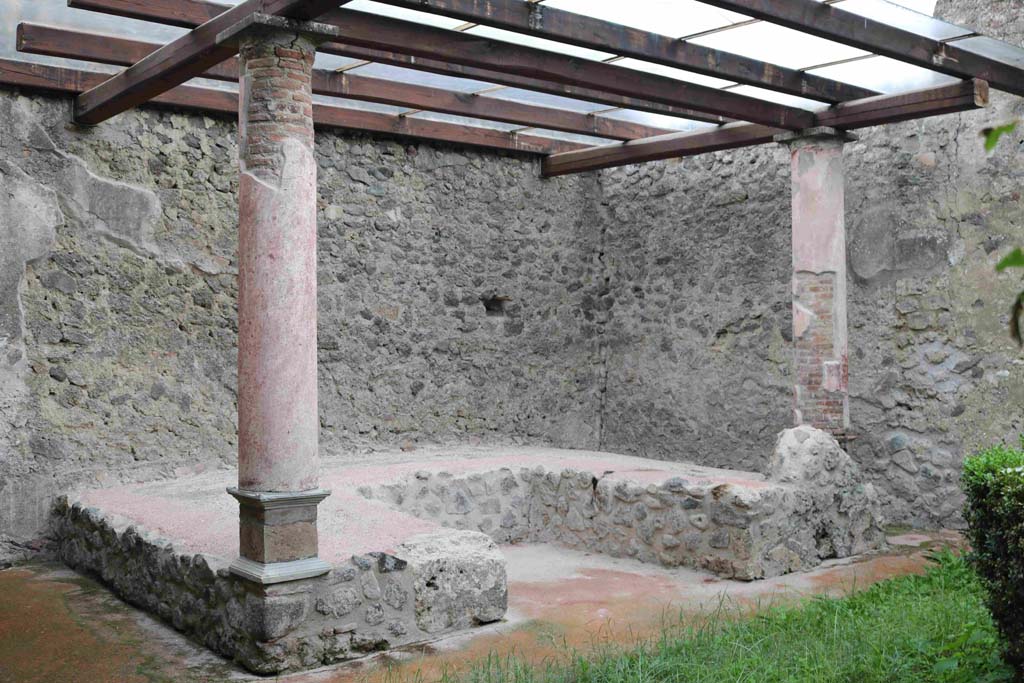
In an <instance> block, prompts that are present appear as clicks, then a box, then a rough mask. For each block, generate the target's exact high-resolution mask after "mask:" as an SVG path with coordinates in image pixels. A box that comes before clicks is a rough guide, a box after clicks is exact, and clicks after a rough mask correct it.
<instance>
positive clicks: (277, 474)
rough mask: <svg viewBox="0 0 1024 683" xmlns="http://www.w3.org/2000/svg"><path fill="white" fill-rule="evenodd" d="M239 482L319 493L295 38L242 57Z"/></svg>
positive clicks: (307, 174)
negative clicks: (316, 489)
mask: <svg viewBox="0 0 1024 683" xmlns="http://www.w3.org/2000/svg"><path fill="white" fill-rule="evenodd" d="M239 53H240V61H241V74H242V78H241V84H240V88H241V101H240V107H239V136H240V141H239V157H240V165H241V178H240V183H239V198H238V202H239V212H238V213H239V230H238V249H239V258H238V289H239V293H238V484H239V488H241V489H244V490H248V491H267V492H297V491H306V490H310V489H315V488H316V487H317V473H318V467H319V462H318V438H319V426H320V423H319V416H318V412H317V356H316V352H317V343H316V332H317V329H316V327H317V326H316V322H317V298H316V263H317V259H316V180H317V170H316V160H315V158H314V154H313V109H312V90H311V85H310V84H311V76H312V67H313V58H314V56H315V54H316V52H315V46H314V45H313V44H312V43H311V42H309V41H308V40H306V39H305V38H302V37H299V36H296V35H294V34H288V33H283V32H282V33H267V34H260V35H258V36H253V37H250V38H246V39H245V40H244V41H243V43H242V45H241V47H240V50H239Z"/></svg>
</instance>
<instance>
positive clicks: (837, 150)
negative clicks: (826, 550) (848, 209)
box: [787, 131, 849, 435]
mask: <svg viewBox="0 0 1024 683" xmlns="http://www.w3.org/2000/svg"><path fill="white" fill-rule="evenodd" d="M848 140H849V138H848V137H846V136H843V135H841V134H838V133H837V132H835V131H816V132H814V133H811V134H807V135H803V136H795V137H793V138H791V139H789V140H788V141H787V142H788V144H789V146H790V150H791V152H792V191H793V347H794V354H795V363H794V373H795V378H794V422H795V423H796V424H798V425H799V424H810V425H812V426H814V427H818V428H819V429H824V430H826V431H829V432H832V433H833V434H837V435H841V434H844V433H845V432H846V430H847V427H848V426H849V391H848V376H849V370H848V359H847V349H848V345H847V328H846V222H845V174H844V168H843V145H844V143H845V142H847V141H848Z"/></svg>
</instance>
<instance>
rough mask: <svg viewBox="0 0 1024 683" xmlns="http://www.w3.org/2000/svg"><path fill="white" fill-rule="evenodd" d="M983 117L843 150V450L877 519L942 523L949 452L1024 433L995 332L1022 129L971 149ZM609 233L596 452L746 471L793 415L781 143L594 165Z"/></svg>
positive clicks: (1011, 289) (1019, 16) (953, 478)
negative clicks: (848, 441)
mask: <svg viewBox="0 0 1024 683" xmlns="http://www.w3.org/2000/svg"><path fill="white" fill-rule="evenodd" d="M937 13H938V15H939V16H941V17H943V18H946V19H948V20H950V21H953V22H957V23H961V24H964V25H967V26H971V27H972V28H975V29H977V30H978V31H980V32H982V33H985V34H987V35H991V36H994V37H1000V38H1004V39H1006V40H1008V41H1009V42H1011V43H1014V44H1017V45H1020V44H1022V43H1024V6H1022V5H1021V3H1020V2H1017V1H1013V2H1007V1H1000V2H992V1H991V0H955V1H954V0H946V1H940V2H939V6H938V10H937ZM1022 104H1024V103H1022V101H1021V100H1020V99H1019V98H1015V97H1010V96H1007V95H1003V94H1002V93H993V105H992V107H991V109H990V110H988V111H985V112H973V113H967V114H961V115H953V116H945V117H938V118H934V119H927V120H922V121H917V122H909V123H905V124H900V125H897V126H892V127H887V128H884V129H871V130H866V131H861V132H860V141H859V142H857V143H855V144H851V145H849V146H848V147H847V150H846V162H847V169H848V171H847V230H848V252H849V256H848V258H849V267H850V273H851V280H852V281H851V282H850V285H851V289H850V296H851V300H850V309H849V323H850V354H851V357H850V384H851V387H850V390H851V409H850V412H851V419H852V423H853V432H854V434H855V435H856V436H857V439H856V440H855V441H854V442H853V444H852V445H851V452H852V454H853V455H854V457H855V458H856V459H857V460H858V461H859V462H860V464H861V465H862V467H863V468H864V469H865V470H866V471H867V472H868V473H869V475H870V477H871V480H872V481H873V482H874V483H875V484H876V485H877V486H878V487H879V488H880V490H881V491H882V492H883V496H884V497H885V498H886V501H887V506H886V512H887V514H888V517H889V519H890V521H893V522H900V523H913V524H920V525H928V526H935V525H958V524H959V523H960V509H961V506H962V501H963V499H962V497H961V496H960V493H959V489H958V487H957V480H958V474H959V468H960V463H961V461H962V458H963V455H964V454H965V453H968V452H970V451H971V450H973V449H976V448H978V447H981V446H983V445H987V444H991V443H994V442H999V441H1007V442H1009V443H1015V442H1016V441H1017V438H1018V436H1019V435H1020V433H1021V432H1022V431H1024V361H1022V356H1021V353H1020V352H1019V350H1018V349H1017V348H1016V346H1015V345H1014V344H1013V342H1012V341H1011V340H1010V339H1009V336H1008V333H1007V331H1006V330H1007V321H1008V319H1009V316H1008V312H1009V307H1010V304H1011V302H1012V301H1013V298H1014V297H1015V295H1016V292H1017V291H1019V288H1020V279H1019V278H1018V277H1016V276H1010V275H1005V276H1002V277H997V276H996V274H995V271H994V265H995V263H996V262H997V260H998V259H999V258H1000V257H1001V256H1002V255H1004V254H1005V253H1006V251H1007V250H1008V248H1009V247H1010V246H1011V245H1018V244H1024V224H1022V223H1024V210H1022V204H1021V192H1022V189H1024V182H1022V180H1024V156H1022V155H1021V152H1020V149H1019V147H1020V142H1021V140H1022V136H1021V135H1020V134H1017V135H1015V136H1011V138H1010V139H1008V140H1006V141H1004V142H1003V144H1002V146H1001V147H1000V148H999V150H998V151H997V152H996V153H995V154H993V155H991V156H987V155H986V154H985V152H984V149H983V145H982V140H981V138H980V132H981V130H982V129H983V128H984V127H986V126H990V125H993V124H1000V123H1005V122H1008V121H1011V120H1013V119H1015V118H1019V117H1021V116H1022V114H1024V106H1022ZM600 179H601V180H600V182H601V198H602V208H603V210H604V212H605V215H606V224H607V225H608V226H609V227H608V231H607V233H606V236H605V240H606V242H607V243H609V244H611V245H614V247H613V250H612V252H611V255H606V257H605V258H604V259H603V263H604V265H605V267H606V277H607V279H608V280H609V282H611V283H612V287H611V290H610V293H609V299H612V300H614V306H613V308H612V315H611V318H610V320H611V322H610V323H609V325H608V327H607V335H606V336H607V338H608V340H609V343H608V349H609V351H608V352H607V353H606V358H607V362H606V367H605V369H606V373H607V374H606V378H607V379H606V385H607V391H606V393H605V398H604V401H605V405H606V406H609V407H612V408H609V409H607V410H606V411H605V413H604V420H603V428H602V433H601V447H602V448H605V449H608V450H612V451H619V452H626V453H631V454H637V455H645V456H649V457H655V458H667V459H680V460H694V461H697V462H708V463H714V464H716V465H720V466H727V467H737V468H747V469H755V470H760V469H763V467H764V463H765V461H766V459H767V458H768V453H769V451H768V449H767V448H766V447H765V444H767V443H770V442H771V440H772V438H773V436H774V434H775V433H777V432H778V431H779V430H780V429H783V428H784V427H786V426H788V425H789V421H790V420H791V412H790V409H791V403H792V399H791V389H790V384H791V377H790V373H791V352H790V350H789V346H788V343H789V339H790V329H791V314H790V304H789V301H790V295H789V287H790V285H789V283H790V259H791V251H790V219H789V215H790V208H789V201H790V197H789V175H788V166H787V156H786V152H785V151H784V150H783V149H782V148H777V147H776V148H773V147H762V148H756V149H749V150H739V151H734V152H726V153H721V154H716V155H711V156H705V157H698V158H694V159H686V160H681V161H675V162H665V163H660V164H651V165H647V166H640V167H625V168H622V169H616V170H610V171H605V172H602V173H601V174H600Z"/></svg>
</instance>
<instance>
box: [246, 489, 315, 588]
mask: <svg viewBox="0 0 1024 683" xmlns="http://www.w3.org/2000/svg"><path fill="white" fill-rule="evenodd" d="M228 493H230V494H231V495H232V496H234V498H235V500H237V501H238V509H239V526H238V548H239V554H240V555H241V557H239V558H238V559H236V560H235V561H234V562H233V563H232V564H231V572H232V573H233V574H237V575H238V576H241V577H243V578H246V579H249V580H250V581H255V582H256V583H260V584H271V583H281V582H283V581H297V580H299V579H308V578H310V577H313V576H320V575H322V574H326V573H327V572H329V571H330V570H331V567H330V565H329V564H327V563H326V562H324V561H323V560H321V559H319V558H318V557H317V552H318V548H317V529H316V518H317V512H316V511H317V505H318V504H319V503H320V501H322V500H323V499H324V498H326V497H327V496H329V495H330V491H326V490H324V489H313V490H311V491H300V492H298V493H267V492H263V491H243V490H240V489H237V488H234V487H231V488H228Z"/></svg>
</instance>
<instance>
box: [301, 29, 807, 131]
mask: <svg viewBox="0 0 1024 683" xmlns="http://www.w3.org/2000/svg"><path fill="white" fill-rule="evenodd" d="M317 25H318V26H320V25H330V26H331V27H332V30H331V31H327V32H324V33H323V34H321V35H322V37H323V38H325V39H328V38H329V39H330V43H331V44H345V45H357V46H360V47H366V48H370V49H374V50H387V51H392V52H401V53H404V54H409V55H412V56H414V57H423V58H426V59H433V60H437V61H443V62H448V63H450V64H463V65H465V66H471V67H477V68H485V69H489V70H493V71H496V72H499V74H512V75H517V76H526V77H529V78H536V79H540V80H542V81H550V82H552V83H553V84H555V85H556V86H557V84H563V85H570V86H580V87H584V88H591V89H594V90H604V91H606V92H611V93H616V94H619V95H626V96H629V97H636V98H641V99H645V100H650V101H652V102H661V103H663V104H670V105H673V106H676V107H686V108H688V109H696V110H698V111H704V112H708V113H710V114H717V115H719V116H726V117H729V118H736V119H742V120H746V121H752V122H755V123H763V124H768V125H773V126H777V127H779V128H788V129H799V128H805V127H806V126H807V124H808V123H809V122H810V121H811V120H812V119H813V114H811V112H809V111H807V110H805V109H800V108H798V107H791V106H787V105H783V104H778V103H776V102H769V101H767V100H762V99H759V98H756V97H748V96H745V95H739V94H737V93H734V92H731V91H727V90H721V89H718V88H710V87H708V86H703V85H696V84H694V83H686V82H684V81H679V80H676V79H673V78H668V77H666V76H661V75H658V74H652V73H646V72H643V71H637V70H635V69H627V68H625V67H621V66H616V65H615V64H606V63H604V62H596V61H592V60H587V59H579V58H576V57H569V56H567V55H563V54H559V53H557V52H549V51H547V50H539V49H537V48H532V47H526V46H523V45H517V44H515V43H507V42H503V41H498V40H491V39H488V38H481V37H480V36H476V35H472V34H469V33H459V32H456V31H449V30H445V29H440V28H433V27H430V26H424V25H423V24H417V23H414V22H410V21H401V20H399V19H391V18H389V17H383V16H378V15H373V14H369V13H367V12H356V11H352V10H336V11H334V12H331V13H330V14H329V15H326V16H325V17H324V21H322V22H317ZM324 50H325V51H326V44H325V46H324ZM497 82H501V81H497ZM552 92H554V93H556V94H561V92H560V89H559V88H557V87H555V88H554V89H552Z"/></svg>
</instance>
